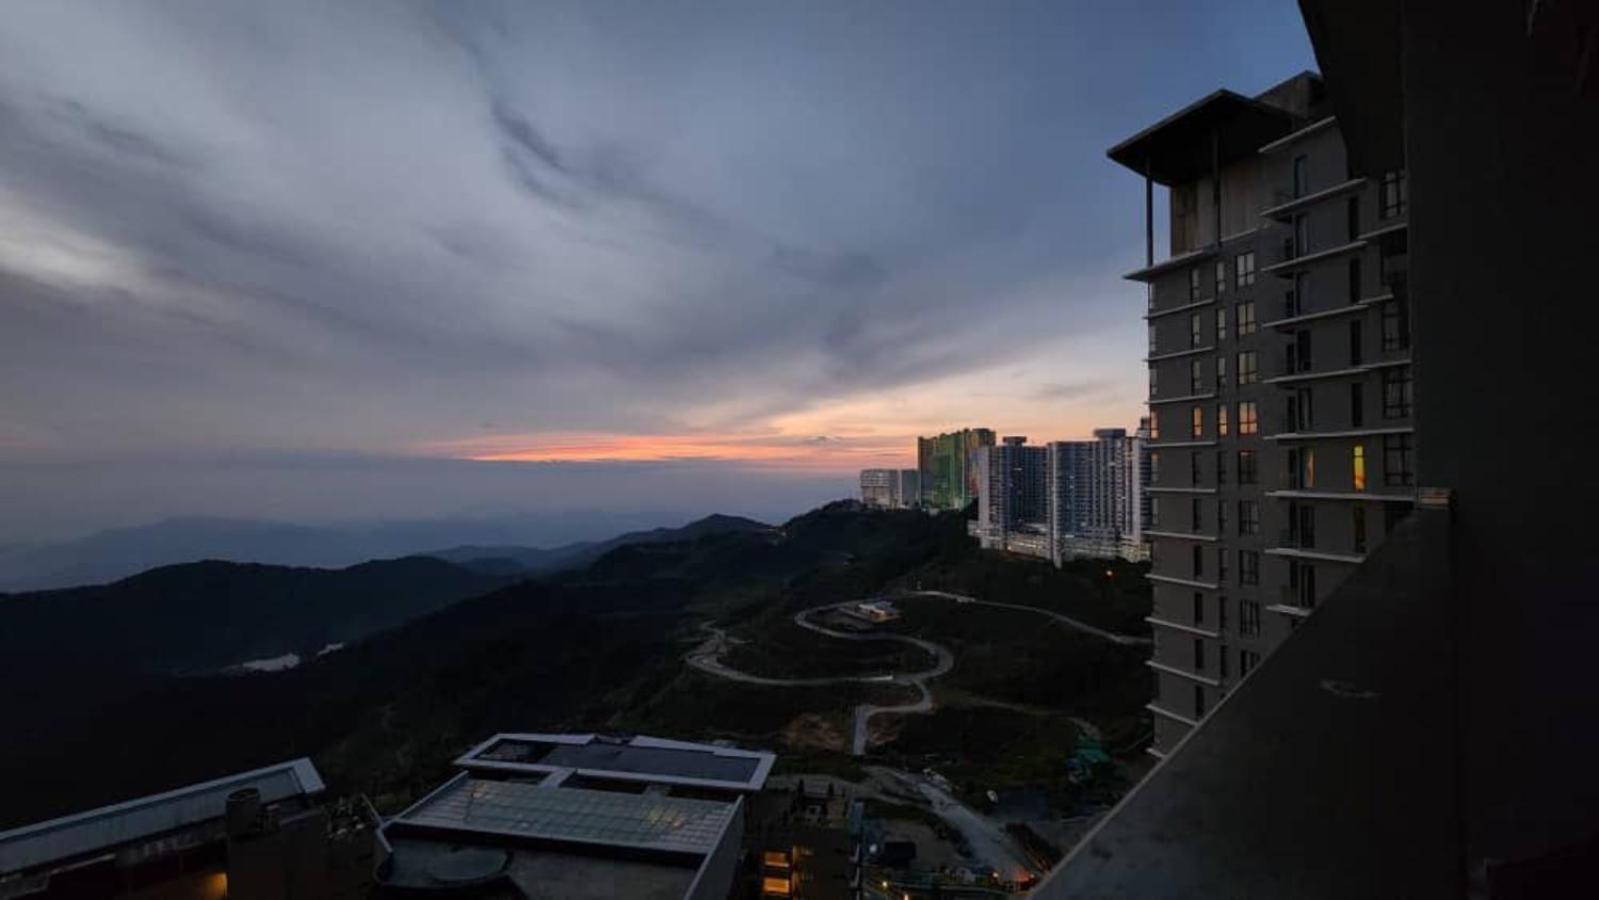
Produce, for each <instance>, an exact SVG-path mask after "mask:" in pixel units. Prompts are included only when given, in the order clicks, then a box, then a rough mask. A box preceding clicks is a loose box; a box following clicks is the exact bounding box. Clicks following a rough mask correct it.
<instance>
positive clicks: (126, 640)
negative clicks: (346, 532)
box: [0, 557, 510, 733]
mask: <svg viewBox="0 0 1599 900" xmlns="http://www.w3.org/2000/svg"><path fill="white" fill-rule="evenodd" d="M508 580H510V579H508V578H507V577H503V576H501V577H495V576H489V575H484V574H480V573H477V572H472V571H469V570H467V569H464V568H461V567H460V566H455V565H452V564H450V563H446V562H443V561H441V560H436V559H429V558H425V557H406V558H402V559H393V560H380V561H375V562H368V563H362V564H361V565H358V566H351V567H349V568H346V569H311V568H291V567H286V566H268V565H258V564H251V563H230V562H220V561H216V560H210V561H205V562H197V563H186V564H183V565H176V566H165V567H163V568H159V569H152V570H150V571H148V572H144V573H142V574H139V575H135V576H133V577H131V578H124V579H122V580H121V581H116V582H113V583H111V584H105V585H95V586H91V587H81V588H67V589H63V590H51V591H38V592H34V593H25V594H10V595H0V684H5V685H6V686H7V690H8V692H11V694H12V696H13V697H14V698H16V703H15V704H14V705H11V704H8V705H10V706H12V709H10V710H8V712H9V713H10V714H11V723H12V725H13V727H16V726H19V725H21V724H22V723H26V722H29V721H32V720H33V718H35V716H36V715H42V714H53V715H57V716H61V715H71V714H73V711H74V709H75V708H76V707H81V706H83V705H86V704H90V703H94V702H99V701H104V700H106V699H111V698H115V697H117V696H121V695H124V694H126V693H127V692H128V691H130V690H133V689H136V688H138V687H140V686H144V685H149V684H152V683H154V682H157V681H160V680H162V679H165V678H168V677H171V676H175V675H188V674H199V673H207V672H214V671H217V670H219V669H223V668H227V667H229V666H236V665H238V664H239V663H243V662H246V661H249V660H257V659H264V658H271V657H278V656H282V655H284V654H288V653H294V654H297V655H299V656H300V657H302V658H311V657H314V656H315V655H316V654H317V653H318V652H319V651H320V650H322V649H323V648H325V647H327V646H328V645H330V644H340V643H346V642H350V641H354V640H357V639H359V638H361V637H364V636H366V635H369V634H371V633H373V632H376V631H379V630H382V629H385V628H390V627H393V626H395V625H398V624H400V623H402V622H405V621H408V620H410V619H414V618H416V617H418V616H421V615H425V614H427V613H430V612H433V611H434V610H437V609H440V608H441V607H444V606H447V605H449V604H451V603H454V602H456V601H458V600H461V599H464V598H466V597H471V596H475V595H478V594H483V593H486V592H488V591H491V590H493V589H495V588H497V587H500V586H502V585H504V584H505V583H507V581H508ZM23 733H26V732H25V731H24V732H23Z"/></svg>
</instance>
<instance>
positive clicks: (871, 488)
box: [861, 469, 922, 509]
mask: <svg viewBox="0 0 1599 900" xmlns="http://www.w3.org/2000/svg"><path fill="white" fill-rule="evenodd" d="M921 483H922V479H921V473H920V472H918V471H917V470H916V469H862V470H861V502H862V503H864V504H866V505H867V506H871V507H874V508H877V509H911V508H913V507H915V506H917V505H918V504H919V503H920V502H921Z"/></svg>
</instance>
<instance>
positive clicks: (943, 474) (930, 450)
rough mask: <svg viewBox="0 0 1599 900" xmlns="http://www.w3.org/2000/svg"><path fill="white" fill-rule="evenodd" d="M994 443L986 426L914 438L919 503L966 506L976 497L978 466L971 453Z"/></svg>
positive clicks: (934, 506) (938, 507)
mask: <svg viewBox="0 0 1599 900" xmlns="http://www.w3.org/2000/svg"><path fill="white" fill-rule="evenodd" d="M992 446H994V432H993V430H992V429H989V428H963V429H961V430H960V431H955V432H950V433H947V434H940V435H937V436H936V437H930V438H917V439H916V464H917V465H916V468H917V471H918V472H919V473H920V474H919V478H920V481H921V484H920V490H921V505H922V506H923V507H924V508H926V509H931V510H950V509H965V508H966V506H967V505H968V504H970V503H971V502H972V501H973V500H975V499H977V488H978V483H977V469H976V467H975V466H974V465H973V461H972V454H973V453H974V452H975V451H976V450H977V449H978V448H979V447H992Z"/></svg>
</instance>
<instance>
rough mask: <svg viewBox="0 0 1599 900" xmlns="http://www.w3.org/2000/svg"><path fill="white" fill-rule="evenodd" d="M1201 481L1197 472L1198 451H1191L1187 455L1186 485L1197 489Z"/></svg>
mask: <svg viewBox="0 0 1599 900" xmlns="http://www.w3.org/2000/svg"><path fill="white" fill-rule="evenodd" d="M1203 480H1204V479H1203V478H1202V477H1201V476H1200V472H1199V451H1198V450H1191V451H1189V453H1188V483H1189V484H1192V485H1194V486H1195V487H1198V486H1199V483H1200V482H1201V481H1203Z"/></svg>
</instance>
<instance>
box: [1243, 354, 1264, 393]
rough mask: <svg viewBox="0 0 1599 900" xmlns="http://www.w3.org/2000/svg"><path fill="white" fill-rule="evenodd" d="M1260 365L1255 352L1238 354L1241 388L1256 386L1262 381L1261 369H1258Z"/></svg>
mask: <svg viewBox="0 0 1599 900" xmlns="http://www.w3.org/2000/svg"><path fill="white" fill-rule="evenodd" d="M1258 365H1259V364H1258V361H1257V357H1256V356H1255V351H1253V350H1245V351H1244V352H1242V353H1240V354H1238V386H1239V387H1243V386H1244V385H1246V384H1254V383H1255V382H1257V381H1259V380H1260V369H1259V368H1258Z"/></svg>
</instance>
